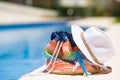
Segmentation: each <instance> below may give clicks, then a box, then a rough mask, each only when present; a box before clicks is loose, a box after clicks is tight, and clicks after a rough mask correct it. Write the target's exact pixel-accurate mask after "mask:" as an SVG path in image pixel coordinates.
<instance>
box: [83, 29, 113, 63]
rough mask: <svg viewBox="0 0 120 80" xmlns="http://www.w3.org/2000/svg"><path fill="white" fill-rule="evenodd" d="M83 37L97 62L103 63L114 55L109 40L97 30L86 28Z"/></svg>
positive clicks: (103, 33)
mask: <svg viewBox="0 0 120 80" xmlns="http://www.w3.org/2000/svg"><path fill="white" fill-rule="evenodd" d="M84 37H85V40H86V41H87V43H88V45H89V47H90V49H91V50H92V52H93V53H94V55H95V56H96V58H97V59H98V60H99V62H101V63H104V62H105V61H107V60H108V59H110V58H111V57H112V56H113V55H114V50H113V46H112V43H111V41H110V39H109V38H108V36H107V35H106V34H105V32H103V31H102V30H100V29H99V28H94V27H91V28H88V29H87V30H86V31H85V32H84Z"/></svg>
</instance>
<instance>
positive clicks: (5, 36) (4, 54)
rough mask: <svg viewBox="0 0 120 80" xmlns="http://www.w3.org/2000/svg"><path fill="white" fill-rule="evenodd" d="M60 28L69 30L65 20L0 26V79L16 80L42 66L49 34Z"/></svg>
mask: <svg viewBox="0 0 120 80" xmlns="http://www.w3.org/2000/svg"><path fill="white" fill-rule="evenodd" d="M61 30H62V31H68V32H69V31H70V28H69V27H67V24H66V22H49V23H32V24H14V25H0V79H1V80H17V79H18V78H19V77H20V76H21V75H23V74H25V73H28V72H30V71H33V70H34V69H36V68H38V67H41V66H42V65H44V64H45V61H46V58H45V57H44V55H43V50H44V48H45V46H46V44H47V43H48V42H49V41H50V35H51V33H52V32H54V31H61Z"/></svg>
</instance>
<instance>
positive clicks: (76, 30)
mask: <svg viewBox="0 0 120 80" xmlns="http://www.w3.org/2000/svg"><path fill="white" fill-rule="evenodd" d="M71 31H72V36H73V40H74V42H75V43H76V45H77V47H78V48H79V49H80V50H81V51H82V53H83V54H84V55H85V57H86V58H87V59H88V60H90V61H91V62H92V63H93V64H97V63H96V62H95V61H94V60H93V58H92V57H91V55H90V53H89V52H88V50H87V48H86V47H85V45H84V43H83V41H82V38H81V33H82V32H84V30H83V29H82V28H81V27H79V26H78V25H72V27H71Z"/></svg>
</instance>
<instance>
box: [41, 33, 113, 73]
mask: <svg viewBox="0 0 120 80" xmlns="http://www.w3.org/2000/svg"><path fill="white" fill-rule="evenodd" d="M44 55H45V57H46V58H47V61H46V69H45V70H44V71H43V72H48V73H52V74H64V75H78V74H81V75H82V74H84V75H88V74H95V73H102V74H107V73H110V72H111V71H112V69H111V67H108V66H107V68H108V69H109V70H108V71H107V70H101V67H100V66H98V65H94V64H93V63H92V62H91V61H89V60H88V59H87V58H86V57H85V56H84V54H83V53H82V52H81V51H80V50H79V49H78V47H77V46H76V44H75V42H74V40H73V38H72V35H71V33H68V32H62V31H61V32H53V33H52V34H51V41H50V42H49V43H48V44H47V46H46V47H45V49H44Z"/></svg>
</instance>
